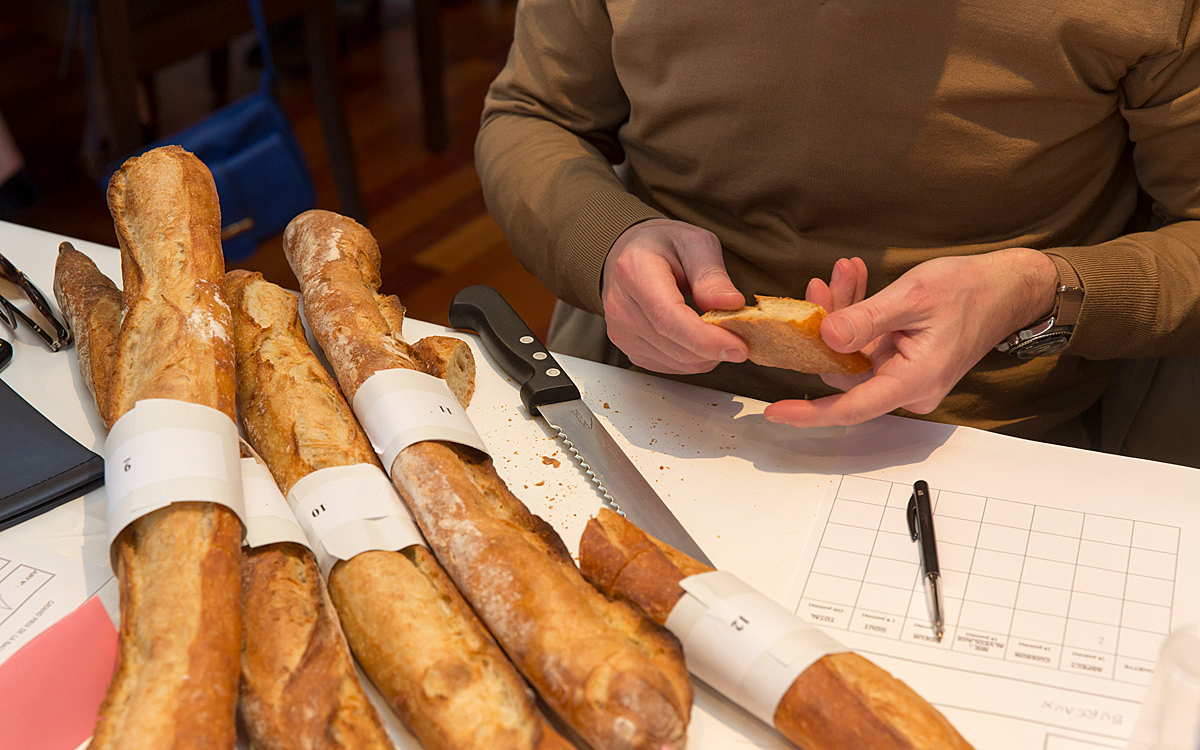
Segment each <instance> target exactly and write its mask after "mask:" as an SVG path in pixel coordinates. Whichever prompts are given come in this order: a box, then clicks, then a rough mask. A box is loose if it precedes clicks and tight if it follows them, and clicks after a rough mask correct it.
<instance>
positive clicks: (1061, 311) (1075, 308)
mask: <svg viewBox="0 0 1200 750" xmlns="http://www.w3.org/2000/svg"><path fill="white" fill-rule="evenodd" d="M1046 257H1048V258H1049V259H1050V260H1051V261H1052V262H1053V263H1054V268H1055V269H1056V270H1057V271H1058V289H1057V290H1056V291H1055V294H1054V312H1052V313H1051V315H1052V316H1053V318H1054V323H1055V325H1059V326H1071V327H1072V328H1074V327H1075V325H1076V324H1077V323H1078V322H1079V314H1080V312H1081V311H1082V310H1083V281H1082V280H1081V279H1080V278H1079V273H1078V272H1077V271H1076V270H1075V267H1074V266H1072V265H1071V264H1070V262H1069V261H1067V259H1066V258H1063V257H1062V256H1060V255H1052V254H1050V253H1047V254H1046Z"/></svg>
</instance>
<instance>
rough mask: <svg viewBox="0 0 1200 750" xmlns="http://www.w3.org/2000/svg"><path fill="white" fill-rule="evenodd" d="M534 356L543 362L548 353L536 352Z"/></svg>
mask: <svg viewBox="0 0 1200 750" xmlns="http://www.w3.org/2000/svg"><path fill="white" fill-rule="evenodd" d="M533 358H534V359H536V360H537V361H538V362H541V361H542V360H543V359H545V358H546V353H545V352H534V353H533Z"/></svg>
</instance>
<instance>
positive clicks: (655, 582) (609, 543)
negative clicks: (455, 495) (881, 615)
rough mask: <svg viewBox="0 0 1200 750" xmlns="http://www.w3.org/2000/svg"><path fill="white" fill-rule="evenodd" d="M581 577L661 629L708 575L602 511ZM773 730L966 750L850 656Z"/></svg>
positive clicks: (935, 719) (792, 704)
mask: <svg viewBox="0 0 1200 750" xmlns="http://www.w3.org/2000/svg"><path fill="white" fill-rule="evenodd" d="M579 566H580V568H581V569H582V570H583V575H584V576H585V577H586V578H587V579H588V580H589V581H591V582H592V583H593V584H594V585H595V586H596V587H597V588H599V589H600V590H601V591H603V592H604V593H605V594H606V595H608V596H611V597H618V598H621V599H624V600H627V601H631V602H633V603H634V604H636V605H637V606H638V607H640V608H641V609H642V611H644V612H645V613H646V614H647V615H649V616H650V618H651V619H653V620H654V621H655V622H658V623H665V622H666V621H667V616H668V615H670V613H671V610H672V609H673V608H674V607H675V603H676V602H678V601H679V599H680V597H682V596H683V594H684V591H683V589H682V588H681V587H680V585H679V582H680V581H682V580H683V579H684V578H687V577H688V576H692V575H697V574H699V573H705V572H709V571H711V570H712V568H709V567H708V566H706V565H703V564H701V563H699V562H697V561H696V560H694V559H692V558H691V557H688V556H687V555H685V554H684V553H682V552H680V551H679V550H677V549H675V548H674V547H671V546H669V545H667V544H664V543H663V542H660V541H659V540H657V539H655V538H654V537H652V536H650V535H649V534H647V533H645V532H644V531H642V530H641V529H640V528H638V527H637V526H635V525H634V524H633V523H631V522H630V521H628V520H627V519H625V518H624V517H622V516H619V515H617V514H616V513H613V512H612V511H611V510H608V509H607V508H603V509H601V510H600V512H599V514H597V516H596V517H595V518H592V519H589V520H588V523H587V527H586V528H585V529H584V532H583V537H582V538H581V539H580V542H579ZM775 727H776V728H777V729H778V730H779V731H780V732H781V733H782V734H783V736H785V737H787V738H788V739H789V740H791V741H792V742H794V743H795V744H796V745H798V746H799V747H802V748H804V750H841V749H842V748H849V747H856V748H857V747H863V748H873V749H875V750H918V749H919V750H970V747H971V746H970V745H969V744H968V743H967V741H966V740H964V739H963V738H962V737H961V736H960V735H959V733H958V732H957V731H956V730H955V729H954V727H953V726H952V725H951V724H950V722H948V721H946V718H945V717H944V716H942V714H941V713H940V712H939V711H938V710H937V709H935V708H934V707H933V706H931V705H929V703H928V702H926V701H925V699H923V698H922V697H921V696H919V695H917V693H916V692H914V691H913V690H912V688H910V687H909V686H908V685H906V684H904V683H903V682H901V681H900V680H898V679H896V678H895V677H892V676H891V675H890V674H889V673H888V672H886V671H884V670H883V669H881V668H880V667H878V666H877V665H876V664H875V663H874V662H871V661H868V660H867V659H865V658H863V657H861V656H859V655H858V654H855V653H852V652H845V653H838V654H829V655H827V656H824V657H822V658H820V659H819V660H817V661H816V662H814V663H813V664H812V665H811V666H809V667H808V669H806V670H804V672H802V673H801V674H800V676H799V677H797V678H796V680H795V681H794V682H793V683H792V685H791V687H789V688H788V690H787V692H786V693H785V694H784V696H783V699H782V700H781V701H780V702H779V706H778V707H777V708H776V709H775Z"/></svg>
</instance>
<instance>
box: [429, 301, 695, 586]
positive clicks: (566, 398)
mask: <svg viewBox="0 0 1200 750" xmlns="http://www.w3.org/2000/svg"><path fill="white" fill-rule="evenodd" d="M450 325H452V326H454V327H455V328H459V329H463V330H467V331H472V332H474V333H477V334H479V337H480V339H482V340H483V345H484V347H485V348H486V349H487V351H488V353H489V354H491V355H492V357H494V358H495V359H496V361H497V362H498V363H499V364H500V366H501V367H502V368H503V369H504V371H505V372H506V373H508V374H509V375H510V376H511V377H513V378H514V379H516V380H517V382H519V383H520V384H521V401H522V402H523V403H524V404H525V408H526V409H528V410H529V413H530V414H532V415H537V416H541V418H542V419H544V420H545V421H546V423H547V424H549V425H550V427H551V428H553V429H554V431H555V432H557V433H558V436H559V438H560V439H561V440H562V442H563V444H564V445H565V446H566V447H567V449H568V450H569V451H570V452H571V453H572V454H573V455H574V456H575V458H576V459H577V460H578V461H579V463H580V464H582V465H583V468H584V470H585V471H587V474H588V476H589V477H590V478H591V480H592V481H593V482H594V483H595V484H596V486H597V487H598V488H599V489H600V492H601V494H602V495H603V496H604V500H605V502H607V503H608V504H609V505H610V506H611V507H612V508H613V510H615V511H617V512H618V513H620V514H622V515H624V516H625V517H626V518H628V519H629V520H630V521H632V522H633V523H635V524H637V525H638V526H640V527H641V528H642V529H643V530H644V531H646V532H647V533H648V534H651V535H653V536H655V537H657V538H659V539H661V540H662V541H663V542H666V543H667V544H669V545H671V546H672V547H674V548H676V549H678V550H679V551H680V552H683V553H685V554H687V555H690V556H691V557H694V558H695V559H697V560H699V561H700V562H702V563H704V564H705V565H708V566H710V567H715V566H713V564H712V562H710V561H709V559H708V556H707V555H705V554H704V552H702V551H701V550H700V546H699V545H698V544H696V542H695V540H694V539H692V537H691V536H690V535H689V534H688V533H687V530H685V529H684V528H683V526H682V525H681V524H680V523H679V521H678V520H677V519H676V518H675V516H674V515H672V513H671V511H670V509H668V508H667V506H666V504H665V503H663V501H662V498H660V497H659V496H658V494H657V493H655V492H654V488H652V487H651V486H650V483H649V482H647V481H646V478H645V477H643V476H642V475H641V474H640V473H639V472H638V470H637V468H636V467H635V466H634V465H633V463H632V462H631V461H630V460H629V457H628V456H626V455H625V453H624V452H623V451H622V450H621V448H620V447H619V446H618V445H617V444H616V442H615V441H614V440H613V439H612V436H611V435H609V434H608V432H607V431H605V429H604V425H602V424H601V423H600V422H599V420H597V419H596V417H595V415H594V414H592V410H591V409H589V408H588V407H587V404H585V403H584V402H583V399H582V398H581V397H580V395H579V389H578V388H576V387H575V384H574V383H572V382H571V379H570V378H569V377H567V375H566V373H565V372H563V369H562V366H561V365H559V364H558V362H556V361H555V360H554V357H553V356H552V355H551V354H550V352H548V351H546V347H545V346H543V345H542V343H541V342H540V341H538V340H537V337H536V336H534V335H533V332H532V331H530V330H529V326H527V325H525V321H523V320H521V318H520V316H519V315H517V313H516V311H515V310H513V309H512V307H510V306H509V304H508V302H506V301H505V299H504V298H503V297H502V296H500V293H499V292H497V291H496V290H495V289H492V288H491V287H490V286H469V287H467V288H465V289H463V290H462V291H460V292H459V293H458V294H457V295H455V297H454V301H453V302H452V303H451V304H450Z"/></svg>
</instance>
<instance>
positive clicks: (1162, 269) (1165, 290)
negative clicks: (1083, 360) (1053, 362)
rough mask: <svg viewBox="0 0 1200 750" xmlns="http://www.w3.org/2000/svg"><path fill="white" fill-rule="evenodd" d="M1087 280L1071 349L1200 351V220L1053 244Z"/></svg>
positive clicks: (1143, 354)
mask: <svg viewBox="0 0 1200 750" xmlns="http://www.w3.org/2000/svg"><path fill="white" fill-rule="evenodd" d="M1046 252H1047V254H1049V255H1057V256H1059V257H1062V258H1063V259H1065V260H1067V261H1068V262H1069V263H1070V264H1071V266H1072V267H1073V268H1074V269H1075V271H1076V273H1078V274H1079V277H1080V280H1081V281H1082V283H1083V288H1084V298H1083V308H1082V309H1081V311H1080V316H1079V322H1078V325H1077V326H1076V328H1075V334H1074V335H1073V336H1072V338H1071V343H1070V345H1069V347H1068V348H1067V350H1066V351H1067V353H1069V354H1075V355H1078V356H1081V357H1087V358H1089V359H1110V358H1118V357H1119V358H1148V357H1166V356H1178V355H1193V356H1194V355H1197V354H1200V221H1180V222H1176V223H1174V224H1170V225H1168V226H1166V227H1163V228H1161V229H1158V230H1156V231H1153V232H1140V233H1137V234H1129V235H1125V236H1123V237H1118V238H1116V239H1114V240H1112V241H1110V242H1106V243H1103V244H1101V245H1095V246H1091V247H1063V248H1054V249H1050V250H1047V251H1046Z"/></svg>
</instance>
